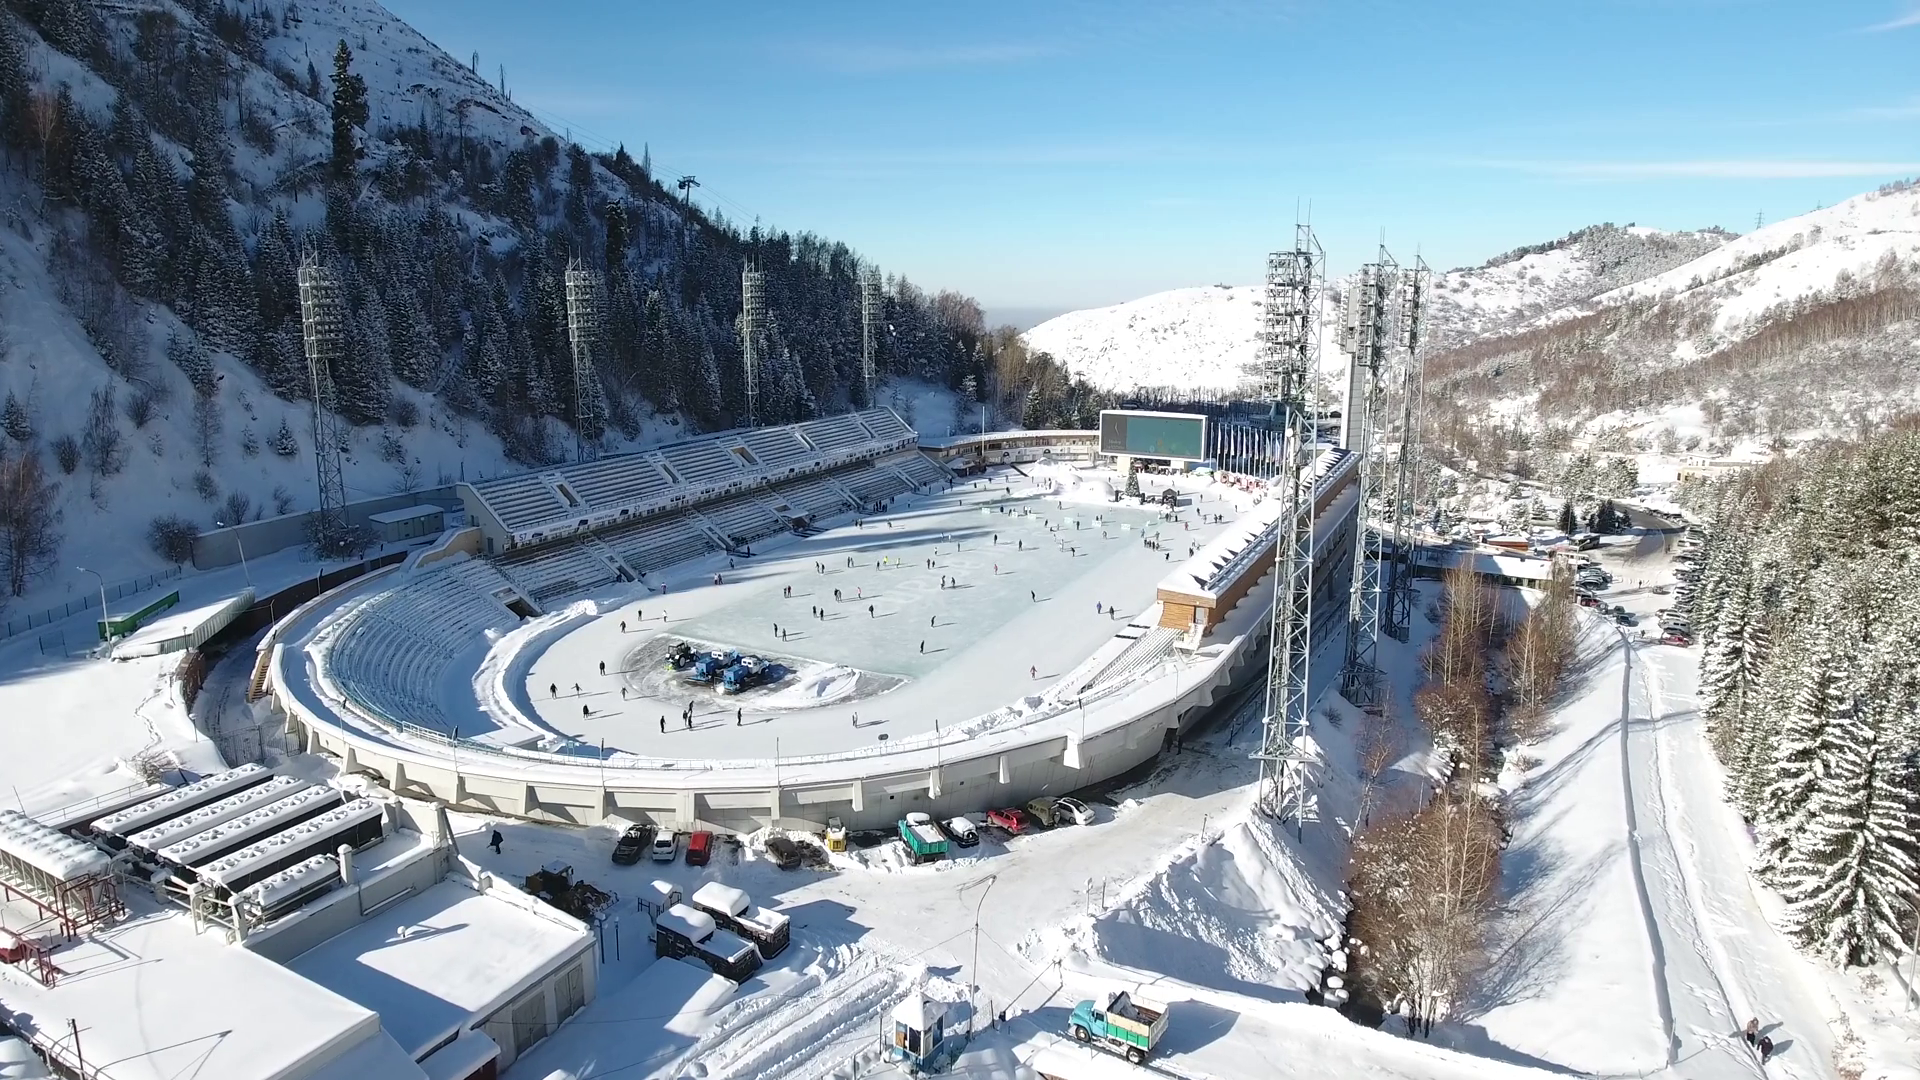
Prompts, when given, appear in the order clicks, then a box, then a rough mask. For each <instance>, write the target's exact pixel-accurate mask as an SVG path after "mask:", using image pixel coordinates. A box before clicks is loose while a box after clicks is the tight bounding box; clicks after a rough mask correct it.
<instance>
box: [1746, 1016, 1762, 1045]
mask: <svg viewBox="0 0 1920 1080" xmlns="http://www.w3.org/2000/svg"><path fill="white" fill-rule="evenodd" d="M1745 1035H1746V1037H1747V1045H1748V1046H1753V1045H1754V1044H1755V1043H1756V1042H1757V1041H1758V1040H1759V1038H1760V1018H1759V1017H1757V1016H1756V1017H1754V1018H1753V1019H1751V1020H1748V1021H1747V1030H1746V1032H1745Z"/></svg>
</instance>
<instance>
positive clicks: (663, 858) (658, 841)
mask: <svg viewBox="0 0 1920 1080" xmlns="http://www.w3.org/2000/svg"><path fill="white" fill-rule="evenodd" d="M678 854H680V842H679V838H678V837H676V836H675V835H674V834H672V833H670V832H668V833H661V834H660V835H659V836H656V837H654V839H653V854H652V858H653V861H654V862H672V861H673V857H674V856H675V855H678Z"/></svg>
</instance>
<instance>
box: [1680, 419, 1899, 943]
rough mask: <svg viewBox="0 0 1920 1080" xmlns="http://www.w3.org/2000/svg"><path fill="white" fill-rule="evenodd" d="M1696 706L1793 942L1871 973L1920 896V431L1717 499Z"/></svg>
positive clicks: (1749, 478) (1687, 594)
mask: <svg viewBox="0 0 1920 1080" xmlns="http://www.w3.org/2000/svg"><path fill="white" fill-rule="evenodd" d="M1699 497H1700V499H1701V501H1702V503H1703V505H1701V507H1700V509H1701V511H1702V512H1703V513H1704V514H1705V515H1706V517H1707V518H1708V520H1709V521H1710V522H1711V523H1712V524H1711V526H1710V532H1709V535H1708V540H1707V543H1706V545H1705V558H1704V560H1703V563H1702V566H1701V572H1700V575H1699V578H1698V580H1697V582H1696V583H1694V585H1693V586H1692V588H1691V590H1687V589H1684V588H1683V590H1682V593H1681V595H1680V597H1679V602H1680V603H1681V604H1682V605H1683V606H1690V608H1691V611H1692V616H1693V621H1694V625H1695V626H1696V627H1698V628H1699V629H1700V630H1701V642H1702V644H1703V646H1704V655H1703V658H1702V661H1701V708H1702V710H1703V712H1704V715H1705V719H1706V721H1707V725H1708V731H1709V734H1710V737H1711V740H1712V744H1713V747H1714V750H1715V751H1716V753H1717V754H1718V755H1719V757H1720V759H1721V761H1722V762H1723V763H1724V764H1725V765H1726V767H1727V772H1728V797H1729V798H1730V799H1732V800H1733V802H1734V803H1735V804H1736V805H1737V806H1738V807H1739V809H1740V811H1741V813H1742V814H1743V815H1744V816H1745V817H1746V818H1747V820H1748V821H1749V822H1751V823H1752V825H1753V827H1754V829H1755V830H1756V831H1757V833H1758V835H1759V840H1760V843H1761V847H1762V853H1763V854H1762V859H1761V862H1760V865H1759V872H1760V874H1761V875H1762V877H1763V878H1764V879H1765V880H1766V881H1767V882H1768V883H1769V884H1771V885H1773V886H1775V887H1776V888H1778V889H1779V891H1780V892H1781V894H1782V896H1783V897H1784V898H1785V899H1786V901H1787V904H1788V915H1789V929H1790V930H1791V932H1792V933H1793V934H1794V935H1795V936H1796V937H1797V938H1798V939H1799V940H1800V942H1801V944H1803V945H1804V946H1806V947H1808V948H1810V949H1813V950H1815V951H1817V952H1820V953H1822V954H1824V955H1826V956H1827V957H1829V958H1831V959H1832V960H1834V961H1835V962H1838V963H1842V964H1847V965H1862V964H1871V963H1874V962H1876V961H1878V960H1882V959H1885V958H1887V957H1889V956H1892V955H1897V954H1898V952H1899V951H1900V949H1901V947H1902V943H1904V942H1908V941H1911V940H1912V934H1913V933H1914V920H1915V918H1916V917H1917V916H1920V911H1916V897H1920V663H1916V661H1915V658H1916V657H1917V656H1920V430H1917V429H1915V428H1913V427H1911V426H1909V427H1907V428H1906V429H1904V430H1899V431H1895V432H1893V433H1890V434H1887V435H1883V436H1880V437H1878V438H1874V439H1871V440H1868V441H1864V442H1834V443H1828V444H1824V445H1821V446H1817V447H1812V448H1809V449H1807V450H1806V451H1804V452H1802V453H1799V454H1796V455H1794V456H1792V457H1790V458H1786V459H1782V460H1779V461H1776V462H1774V463H1772V464H1770V465H1768V466H1766V467H1764V468H1761V469H1757V470H1754V471H1753V472H1751V473H1749V474H1746V475H1742V476H1738V477H1735V478H1732V479H1730V480H1727V481H1723V482H1720V483H1718V484H1716V485H1714V486H1713V487H1712V488H1710V489H1709V490H1707V491H1705V492H1702V493H1700V495H1699Z"/></svg>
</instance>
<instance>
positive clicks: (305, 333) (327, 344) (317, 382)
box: [297, 251, 350, 558]
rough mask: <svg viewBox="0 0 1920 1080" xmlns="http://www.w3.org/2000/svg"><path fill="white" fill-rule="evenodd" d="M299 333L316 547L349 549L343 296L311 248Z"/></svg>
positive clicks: (327, 551) (333, 553)
mask: <svg viewBox="0 0 1920 1080" xmlns="http://www.w3.org/2000/svg"><path fill="white" fill-rule="evenodd" d="M297 280H298V283H299V287H300V336H301V339H302V341H303V342H304V343H305V345H306V352H307V376H308V379H309V381H310V382H311V384H312V386H311V389H312V391H313V472H314V483H315V485H316V486H317V487H318V488H319V490H320V508H319V509H318V510H316V511H315V512H314V521H313V542H314V550H315V551H316V552H317V553H318V554H319V555H320V556H321V557H322V558H333V557H337V556H340V555H344V554H346V553H347V548H348V546H349V543H350V541H349V538H348V535H347V482H346V478H345V474H344V473H343V472H342V470H341V465H340V444H341V443H342V442H343V441H345V439H346V435H345V431H344V429H343V428H342V426H341V424H340V410H339V399H338V395H337V394H336V392H335V390H334V386H333V369H334V368H336V367H338V366H339V365H340V363H341V361H342V360H344V359H345V357H346V354H347V301H346V297H345V296H344V295H343V294H342V292H341V289H340V278H339V276H338V275H336V274H335V273H334V272H333V270H332V269H330V268H329V267H326V266H324V265H322V264H321V262H320V257H319V256H318V255H317V254H315V253H314V252H312V251H309V252H307V253H306V254H305V255H304V256H302V257H301V259H300V269H299V273H298V277H297Z"/></svg>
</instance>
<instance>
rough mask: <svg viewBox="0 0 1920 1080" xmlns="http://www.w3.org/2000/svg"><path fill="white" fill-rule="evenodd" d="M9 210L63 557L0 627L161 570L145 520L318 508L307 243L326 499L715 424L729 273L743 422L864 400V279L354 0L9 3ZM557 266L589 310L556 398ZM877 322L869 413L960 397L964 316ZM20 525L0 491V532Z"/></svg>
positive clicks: (6, 599) (16, 319)
mask: <svg viewBox="0 0 1920 1080" xmlns="http://www.w3.org/2000/svg"><path fill="white" fill-rule="evenodd" d="M342 50H344V51H342ZM336 57H338V59H339V62H340V63H341V64H343V65H344V67H343V69H342V70H341V71H336ZM343 74H344V75H345V76H347V79H346V81H345V82H344V83H343V82H342V75H343ZM356 84H358V88H359V90H360V91H361V93H362V94H363V99H364V111H361V110H358V109H355V108H353V107H351V103H352V101H353V100H354V98H355V97H356V94H355V93H354V92H353V89H352V88H353V87H354V86H355V85H356ZM343 86H345V87H347V88H348V89H347V91H346V93H345V95H344V97H343V94H342V90H341V88H342V87H343ZM343 102H344V103H345V104H344V105H343ZM0 207H3V208H4V209H0V286H4V287H0V428H4V433H0V462H4V461H7V460H11V461H15V462H18V461H22V460H25V459H28V458H32V459H36V460H37V461H38V462H39V463H40V465H41V467H42V469H43V470H44V472H45V474H46V475H47V476H48V477H49V478H50V479H51V480H52V481H54V482H56V483H57V484H58V485H59V490H58V492H57V495H55V496H54V497H53V498H52V500H51V501H50V502H46V501H44V500H42V502H44V505H41V506H39V508H38V509H37V510H36V511H35V512H36V513H40V512H49V513H55V514H57V515H58V516H59V518H60V521H59V524H58V526H57V529H56V532H57V534H58V536H59V538H60V540H61V542H60V543H59V544H58V545H56V546H55V548H54V549H53V550H51V551H50V552H43V553H42V554H40V555H37V556H35V558H34V559H33V560H32V561H33V562H34V564H35V565H34V568H33V570H34V572H33V573H30V574H28V575H27V580H28V588H27V590H26V592H27V595H25V596H23V597H10V596H6V595H5V593H7V592H8V591H9V590H7V589H4V588H0V607H4V606H8V605H9V604H12V605H13V607H14V610H15V611H16V612H19V611H22V610H28V609H37V608H38V607H41V606H44V605H45V604H46V603H53V602H57V601H60V600H64V599H67V598H68V594H70V593H72V592H73V591H74V590H75V589H76V588H80V587H84V586H86V585H88V584H90V582H91V579H89V578H86V577H85V576H84V575H81V574H79V573H77V572H75V571H74V570H73V569H72V567H73V566H74V565H75V564H79V565H88V566H94V567H97V568H99V569H101V570H102V571H103V572H105V573H107V574H108V575H109V576H110V577H114V578H121V577H132V576H135V575H137V574H142V573H146V572H149V571H152V570H155V569H159V568H161V567H163V566H165V565H167V564H166V561H165V560H164V559H163V558H162V557H161V556H159V555H158V554H156V553H155V552H154V551H153V550H152V549H151V546H150V545H149V544H148V542H147V539H146V537H147V533H148V529H149V525H150V523H152V522H153V521H154V520H155V519H156V518H158V517H161V516H177V517H180V518H183V519H185V520H186V521H188V522H190V523H192V524H193V525H194V526H197V527H199V528H207V527H211V526H213V525H214V523H215V522H216V521H223V520H231V519H232V518H234V517H237V516H240V515H241V514H243V513H245V514H247V515H248V516H258V515H260V514H262V513H265V514H274V513H279V512H285V511H295V512H298V511H303V510H306V509H309V508H311V506H312V503H313V501H314V485H313V479H312V477H313V462H312V454H311V443H310V436H309V422H308V419H307V418H308V405H307V403H306V401H305V398H306V396H307V394H308V389H307V376H306V367H305V359H304V355H303V353H302V347H301V339H300V329H299V319H298V310H297V297H296V296H295V290H294V267H295V263H296V261H297V260H298V258H299V257H300V254H301V252H302V251H313V252H316V253H317V254H318V255H319V257H320V258H322V259H323V260H324V261H325V262H327V263H328V264H329V265H330V266H332V267H333V268H334V269H335V270H336V271H337V272H338V273H339V274H340V276H341V279H342V282H343V285H344V291H345V293H346V296H347V300H348V306H349V316H350V325H349V335H350V338H351V340H350V342H349V347H348V349H347V352H346V355H345V356H344V357H342V358H341V359H340V361H339V362H338V363H337V364H336V367H335V371H334V379H335V382H336V385H337V386H338V389H339V392H340V402H341V412H342V413H343V415H345V416H347V417H348V419H349V420H350V421H351V423H352V425H353V426H352V428H351V430H350V433H349V436H348V439H347V445H346V446H345V448H344V449H345V451H346V454H347V460H346V463H345V467H346V482H347V487H348V495H349V497H350V498H360V497H367V496H373V495H385V494H389V493H392V492H394V491H396V490H402V489H407V488H412V487H418V486H425V485H431V484H434V483H435V482H436V481H438V480H442V479H445V478H456V477H459V476H461V475H465V476H467V477H474V476H477V475H485V474H494V473H498V472H501V471H503V470H507V469H517V468H525V467H528V466H529V465H530V464H535V463H539V462H543V461H548V460H553V459H554V458H555V457H557V456H559V455H562V454H565V453H567V452H570V450H571V447H572V446H573V433H572V431H571V430H570V429H571V428H574V427H585V428H587V429H589V433H590V434H591V435H592V436H594V437H596V438H597V439H598V440H599V441H600V442H601V443H602V444H603V447H604V448H605V449H607V450H618V449H621V448H624V447H630V446H634V445H640V444H645V443H649V442H654V441H659V440H660V439H662V438H667V437H673V436H676V435H680V434H684V433H686V432H687V430H688V429H689V428H690V427H692V428H710V427H715V426H725V425H727V424H729V423H731V422H733V420H734V418H735V417H736V416H737V415H739V413H740V411H741V401H742V394H743V391H742V382H743V379H742V378H741V374H740V364H739V359H738V357H739V344H738V331H737V328H736V325H735V319H736V316H737V314H738V312H739V309H740V267H741V262H742V257H743V255H744V253H745V252H747V251H748V250H752V251H753V252H754V253H755V255H756V257H757V259H758V261H759V263H760V266H761V269H762V270H763V272H764V274H765V278H766V293H767V296H768V298H769V307H770V321H769V327H768V331H767V340H766V342H765V344H766V350H765V355H766V357H767V359H766V360H765V361H764V366H763V367H762V370H761V376H760V392H761V397H760V409H759V415H760V417H761V418H762V419H771V420H786V419H797V418H801V417H805V416H809V415H815V414H818V413H822V412H832V411H836V410H839V409H844V408H847V407H849V406H850V405H853V404H858V403H859V402H857V401H855V400H854V395H855V393H856V391H855V389H854V386H855V384H856V383H857V382H858V380H857V378H856V376H857V372H858V370H859V340H860V336H859V300H858V297H859V289H858V279H859V277H860V276H861V275H862V274H865V273H868V272H872V271H873V270H874V269H875V268H874V267H873V266H872V264H870V263H868V262H866V261H864V260H862V259H861V258H860V257H859V256H858V255H857V254H855V253H854V252H852V251H850V250H849V249H848V248H847V247H846V246H845V245H842V244H835V243H833V242H831V241H828V240H824V239H821V238H819V237H816V236H812V235H808V234H799V235H792V234H786V233H781V232H766V231H763V230H762V231H756V233H755V234H754V235H753V236H751V237H750V236H748V235H745V234H743V233H742V232H741V231H740V230H739V229H736V228H735V227H734V226H732V225H731V224H729V223H728V222H726V221H725V220H724V219H722V218H720V217H719V216H718V215H714V214H708V213H706V212H704V211H703V210H702V209H700V208H699V207H698V205H697V200H696V205H693V206H689V205H688V204H687V203H686V202H685V201H683V200H682V199H681V198H680V197H678V195H677V193H675V192H673V191H670V190H669V189H667V188H665V187H663V186H662V185H661V183H660V182H659V180H658V179H657V178H656V177H655V176H654V175H653V174H652V171H651V168H650V165H649V163H648V161H647V158H646V155H645V153H644V150H643V151H642V153H641V154H640V155H639V156H638V159H637V160H636V158H635V157H634V156H631V155H629V154H627V152H626V151H625V150H624V149H622V150H620V151H619V152H617V153H614V154H598V155H595V154H589V153H588V152H587V151H586V150H584V149H583V148H581V147H579V146H575V145H569V144H568V143H567V142H566V140H565V139H564V138H563V137H562V136H561V135H560V134H559V133H556V132H554V131H552V130H550V129H549V128H548V127H547V126H546V125H545V124H543V123H542V122H541V121H540V120H538V119H537V118H536V117H534V116H532V115H531V114H530V113H528V112H527V111H526V110H524V109H523V108H521V107H520V106H519V105H517V104H515V103H514V102H513V100H512V99H511V97H510V96H509V94H508V93H506V92H505V91H503V89H502V88H500V87H498V86H495V85H492V84H490V83H489V82H488V81H487V80H486V79H484V78H482V77H480V76H479V75H478V74H476V73H475V72H474V71H473V70H472V69H471V68H470V67H469V65H467V64H464V63H461V62H459V61H456V60H454V59H453V58H452V57H450V56H447V55H446V54H445V53H444V52H442V51H441V50H440V49H438V48H437V47H435V46H434V45H433V44H432V43H431V42H429V41H428V40H426V39H425V38H424V37H422V36H421V35H420V34H419V33H417V32H416V31H414V30H413V29H412V28H411V27H409V26H408V25H407V24H406V23H405V22H403V21H401V20H400V19H398V18H396V17H395V16H393V15H392V14H391V13H389V12H387V11H386V10H385V9H384V8H382V7H381V6H380V5H379V4H378V3H376V2H374V0H249V2H248V3H246V4H243V5H236V4H232V3H228V2H224V0H182V2H178V3H176V2H174V0H113V2H111V3H109V2H104V0H38V2H35V3H31V4H11V5H5V6H0ZM570 253H578V254H579V255H580V257H581V258H582V259H583V260H584V261H585V262H586V264H587V266H588V267H589V268H590V269H592V270H595V271H597V272H599V273H600V274H601V275H602V280H603V283H604V286H605V288H604V293H603V304H602V318H603V322H604V328H605V334H604V337H603V339H602V340H601V342H600V343H599V348H598V349H597V350H596V352H595V354H594V375H595V377H596V381H595V382H594V383H592V384H582V386H581V387H580V388H579V392H578V393H576V392H575V391H576V388H575V387H574V385H573V384H574V378H573V371H574V365H573V363H572V358H571V354H570V352H569V349H568V343H567V337H566V303H565V297H564V291H563V289H562V287H561V276H562V274H561V272H562V270H563V269H564V267H565V264H566V261H567V258H568V256H569V254H570ZM884 299H885V305H886V311H885V316H886V321H887V323H888V325H889V327H890V328H891V329H892V331H893V333H892V334H891V335H890V336H888V337H887V338H886V339H885V340H884V341H883V342H882V349H881V355H880V357H879V362H880V367H881V370H882V373H883V378H884V379H885V380H886V383H887V384H888V385H885V386H883V388H882V389H881V391H880V392H879V394H878V395H877V396H878V397H879V399H880V401H881V403H889V402H892V401H894V400H895V399H896V397H899V396H900V395H901V393H905V394H907V395H908V396H916V395H917V396H924V395H923V394H921V391H922V390H925V389H926V387H927V384H932V385H934V386H937V387H941V388H944V387H946V386H951V385H960V384H962V382H963V379H964V378H972V379H973V384H972V385H977V386H978V385H985V383H986V380H985V379H984V377H983V376H984V371H983V369H982V368H981V365H983V364H984V360H981V359H980V354H979V351H978V350H977V349H975V348H974V345H975V343H976V342H977V341H978V340H979V339H980V336H981V333H982V330H983V328H982V327H981V326H980V325H979V317H978V309H977V307H972V306H971V305H970V302H968V301H966V300H965V298H962V297H954V296H951V295H947V296H943V297H941V298H938V302H936V298H935V297H932V296H929V295H928V294H926V293H924V292H922V291H921V290H919V289H918V288H916V287H915V286H913V285H912V284H911V283H908V282H906V281H905V280H903V279H900V278H890V279H888V280H887V282H886V287H885V297H884ZM961 369H964V370H961ZM1056 381H1058V380H1056ZM1050 385H1051V384H1050ZM1027 389H1028V388H1027V387H1026V386H1024V385H1023V386H1018V387H1009V388H1005V393H1006V395H1007V398H1008V400H1012V401H1020V402H1025V401H1027V399H1028V396H1029V395H1028V394H1027ZM937 411H941V412H942V413H943V414H944V413H950V411H951V410H950V409H947V410H937ZM576 412H577V413H578V414H579V415H576ZM939 419H940V420H941V421H942V422H944V421H945V419H946V417H945V416H944V415H942V416H941V417H940V418H939ZM15 512H16V507H15V506H14V505H13V503H12V501H10V500H6V499H0V538H4V537H6V536H9V535H12V533H11V531H10V530H11V524H10V522H11V517H10V515H12V514H14V513H15ZM5 547H6V545H5V544H0V564H5V563H7V562H8V556H7V555H6V554H5V552H4V549H5ZM7 569H8V566H7V565H0V571H5V570H7ZM8 579H10V575H9V574H6V573H0V580H8Z"/></svg>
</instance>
